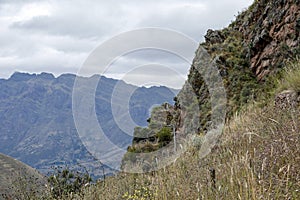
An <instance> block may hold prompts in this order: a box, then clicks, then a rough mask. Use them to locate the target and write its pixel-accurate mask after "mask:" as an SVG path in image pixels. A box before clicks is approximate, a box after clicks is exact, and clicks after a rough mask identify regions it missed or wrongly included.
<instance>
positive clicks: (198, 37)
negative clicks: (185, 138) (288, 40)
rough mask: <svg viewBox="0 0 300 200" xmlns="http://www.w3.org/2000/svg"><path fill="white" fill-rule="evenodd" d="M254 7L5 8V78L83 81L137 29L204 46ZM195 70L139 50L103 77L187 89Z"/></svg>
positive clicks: (47, 4)
mask: <svg viewBox="0 0 300 200" xmlns="http://www.w3.org/2000/svg"><path fill="white" fill-rule="evenodd" d="M252 2H253V0H222V1H221V0H160V1H153V0H142V1H141V0H110V1H107V0H106V1H104V0H98V1H96V0H85V1H82V0H73V1H69V0H44V1H43V0H27V1H26V0H0V78H8V77H10V76H11V75H12V74H13V73H14V72H15V71H20V72H29V73H40V72H49V73H53V74H54V75H55V76H59V75H60V74H62V73H74V74H77V73H78V71H79V70H80V69H81V68H82V66H83V65H84V63H85V62H86V60H87V59H88V57H89V55H90V54H91V53H92V52H93V51H94V50H95V49H96V48H97V47H98V46H101V44H103V43H104V42H105V41H108V40H110V39H111V38H113V37H115V36H117V35H120V34H123V33H126V32H128V31H132V30H135V29H141V28H148V27H156V28H163V29H168V30H174V31H177V32H180V33H182V34H184V35H185V36H187V37H189V38H190V39H192V40H194V41H195V42H197V43H198V42H202V41H204V35H205V34H206V31H207V29H221V28H224V27H226V26H227V25H228V24H230V22H231V21H233V20H234V19H235V16H236V15H237V14H238V12H240V11H242V10H244V9H246V8H247V7H248V6H249V5H250V4H251V3H252ZM133 40H134V39H133ZM128 43H134V41H127V42H124V45H126V44H128ZM173 43H174V45H176V41H174V42H173ZM177 45H178V44H177ZM195 50H196V49H195ZM195 50H193V52H194V51H195ZM189 68H190V63H188V62H187V61H185V60H183V59H181V58H179V57H178V56H176V55H174V54H172V53H170V52H166V51H160V50H157V49H140V50H135V51H132V52H129V53H128V54H126V55H121V56H119V57H118V58H116V59H115V61H114V62H113V63H112V64H111V65H110V66H109V67H108V68H107V70H106V72H105V74H102V73H103V72H101V73H100V72H99V73H100V74H102V75H105V76H108V77H112V78H118V79H124V80H125V81H127V82H129V83H132V84H136V85H145V86H150V85H167V86H169V87H173V88H180V87H181V85H182V84H183V82H184V81H185V79H186V75H187V73H188V70H189ZM89 75H91V74H86V76H89Z"/></svg>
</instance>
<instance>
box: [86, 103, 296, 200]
mask: <svg viewBox="0 0 300 200" xmlns="http://www.w3.org/2000/svg"><path fill="white" fill-rule="evenodd" d="M299 116H300V113H299V110H297V111H286V110H285V111H281V110H278V109H276V108H274V107H273V106H272V105H270V106H269V107H267V108H264V109H259V108H256V107H255V106H253V107H251V108H248V109H247V110H246V111H245V112H244V114H240V115H239V116H236V117H234V118H233V119H232V120H231V121H230V122H229V123H228V124H227V125H226V127H225V129H224V133H223V135H222V136H221V138H220V142H219V144H218V145H217V146H215V148H214V149H213V150H212V153H211V154H209V155H208V156H207V157H205V158H204V159H200V157H199V151H198V150H197V149H191V150H190V151H188V152H186V153H185V154H184V155H182V157H181V158H180V159H178V160H177V161H176V162H175V163H173V164H172V165H171V166H169V167H166V168H165V169H163V170H160V171H157V172H155V173H150V174H119V175H117V176H116V177H110V178H108V179H106V180H105V181H102V182H99V183H98V184H97V185H96V186H92V187H90V188H88V189H87V190H86V191H85V199H159V200H161V199H300V174H299V169H300V142H299V139H300V134H299V128H300V121H299ZM295 119H296V120H295ZM212 171H215V180H212V177H213V175H212ZM214 182H215V183H214Z"/></svg>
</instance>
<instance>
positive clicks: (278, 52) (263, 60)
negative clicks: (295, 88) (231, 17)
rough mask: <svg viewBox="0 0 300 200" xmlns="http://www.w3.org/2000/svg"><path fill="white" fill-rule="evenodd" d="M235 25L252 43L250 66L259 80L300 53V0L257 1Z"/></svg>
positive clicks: (250, 44)
mask: <svg viewBox="0 0 300 200" xmlns="http://www.w3.org/2000/svg"><path fill="white" fill-rule="evenodd" d="M232 27H233V28H234V29H236V30H238V31H239V32H241V33H242V35H243V41H244V43H245V44H247V46H248V55H247V56H248V57H249V60H250V69H251V70H252V71H253V72H254V74H255V75H256V76H257V78H258V79H259V80H261V79H263V78H264V77H265V76H266V75H268V74H270V73H271V74H272V73H273V72H274V71H275V72H276V71H278V68H281V67H282V66H283V64H284V61H285V60H286V59H293V58H294V57H295V55H297V54H299V53H300V47H299V45H300V37H299V36H300V1H298V0H272V1H267V0H263V1H256V2H255V3H254V4H253V5H252V6H251V7H250V8H249V10H247V11H245V12H244V13H242V14H241V15H240V16H239V17H238V18H237V20H236V22H235V23H233V24H232Z"/></svg>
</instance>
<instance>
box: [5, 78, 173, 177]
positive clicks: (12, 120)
mask: <svg viewBox="0 0 300 200" xmlns="http://www.w3.org/2000/svg"><path fill="white" fill-rule="evenodd" d="M99 77H100V76H96V75H95V76H93V77H90V78H83V77H82V78H81V79H84V80H85V81H86V83H87V84H88V83H90V82H93V81H95V80H97V78H99ZM75 78H76V76H75V75H72V74H64V75H61V76H59V77H57V78H55V77H54V76H53V75H52V74H47V73H42V74H25V73H15V74H13V75H12V76H11V77H10V78H9V79H7V80H5V79H2V80H0V152H2V153H4V154H6V155H9V156H12V157H14V158H16V159H18V160H20V161H22V162H24V163H26V164H28V165H30V166H31V167H34V168H36V169H38V170H39V171H40V172H42V173H43V174H45V175H47V174H48V172H49V171H51V167H53V166H62V167H65V166H66V165H68V166H69V167H71V168H76V167H78V168H80V166H84V167H86V168H87V169H88V170H89V172H90V173H91V174H92V175H95V176H101V175H102V173H103V172H102V164H101V163H100V162H99V161H97V160H95V159H94V158H93V156H91V155H90V153H89V152H88V151H87V150H86V148H85V146H84V145H83V144H82V142H81V140H80V138H79V136H78V133H77V130H76V128H75V124H74V118H73V113H72V90H73V84H74V80H75ZM79 78H80V77H79ZM117 83H118V84H120V87H121V88H122V90H123V91H124V92H126V91H132V90H134V93H133V94H132V96H131V99H130V101H129V102H128V103H129V112H130V114H131V117H132V119H133V120H134V122H135V123H136V124H138V125H141V126H144V125H146V119H147V118H148V117H149V109H150V108H151V107H152V106H153V105H154V104H161V103H162V102H172V101H173V97H174V95H175V94H176V91H174V92H175V94H174V93H173V92H172V91H171V90H169V89H168V88H166V87H151V88H145V87H140V88H138V87H136V86H133V85H129V84H126V83H125V82H123V81H119V82H118V81H117V80H114V79H109V78H105V77H101V79H100V82H99V83H98V88H97V90H96V94H95V97H94V100H95V103H96V108H95V111H96V113H97V118H98V121H99V123H100V124H101V126H102V129H103V130H104V132H105V133H106V135H107V136H108V137H109V138H110V139H111V141H112V142H113V143H114V144H116V145H119V146H120V148H124V149H126V147H127V146H128V145H129V144H130V143H131V140H132V137H131V136H130V135H128V134H126V133H124V132H123V131H122V130H120V129H119V128H118V125H117V124H116V122H115V119H114V116H113V114H112V110H111V98H112V92H113V90H114V87H115V85H116V84H117ZM86 105H89V104H86ZM124 120H128V119H124ZM127 128H130V127H127ZM90 131H92V130H90ZM132 131H133V130H132ZM101 148H102V151H101V154H102V155H101V156H102V157H101V158H103V160H104V159H105V156H106V157H107V156H109V155H110V154H113V152H112V151H111V149H110V148H111V147H109V146H107V144H104V146H102V147H101ZM103 160H101V161H103ZM79 165H80V166H79ZM99 167H100V169H99ZM105 168H106V170H105V171H106V172H107V173H111V172H113V170H112V169H110V168H108V167H106V166H105Z"/></svg>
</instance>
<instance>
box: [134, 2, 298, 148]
mask: <svg viewBox="0 0 300 200" xmlns="http://www.w3.org/2000/svg"><path fill="white" fill-rule="evenodd" d="M203 48H204V49H205V50H206V51H207V52H208V57H210V62H211V63H214V65H216V66H217V68H218V71H219V75H220V76H221V77H222V79H223V84H224V87H225V89H226V95H227V102H226V116H227V118H228V117H230V116H232V115H233V113H235V112H236V111H238V110H239V109H240V108H241V107H242V106H243V105H244V104H246V103H248V102H249V101H251V100H255V99H256V98H258V96H261V94H265V95H267V92H268V91H270V88H272V87H273V85H272V84H273V83H271V82H270V81H269V79H270V77H272V76H276V75H277V74H278V73H279V72H280V71H281V70H282V69H283V68H284V66H285V63H286V62H288V61H291V60H293V59H294V58H295V57H296V56H298V55H300V1H299V0H260V1H255V2H254V3H253V5H251V6H250V7H249V8H248V9H247V10H245V11H243V12H241V13H240V14H239V15H238V16H237V17H236V20H235V21H234V22H232V23H231V24H230V25H229V26H228V27H227V28H224V29H222V30H208V31H207V34H206V36H205V42H204V43H202V44H200V47H199V49H198V50H197V51H196V55H195V58H194V60H193V63H192V66H191V68H190V72H189V75H188V80H187V81H186V84H185V85H184V86H183V88H182V90H181V91H180V92H179V94H178V96H177V97H176V102H175V106H174V108H173V109H174V111H173V112H172V113H173V115H172V119H173V124H175V126H176V130H177V132H178V136H179V137H180V136H183V137H184V136H185V135H186V134H189V133H192V134H193V133H196V134H200V135H201V134H205V133H206V132H207V131H209V130H210V129H211V128H212V123H211V121H212V111H213V110H215V109H218V108H217V106H212V104H211V94H210V93H209V90H208V85H207V83H206V82H205V79H204V77H203V74H201V70H199V68H201V67H202V68H205V67H206V68H209V67H210V65H209V64H207V65H206V63H205V62H203V58H204V57H205V56H203ZM220 103H221V104H222V103H224V102H220ZM150 125H151V124H150ZM149 128H151V126H149ZM139 145H140V144H139ZM148 145H149V144H148ZM154 145H155V144H154ZM133 146H137V144H135V143H134V144H133ZM130 150H132V149H130Z"/></svg>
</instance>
